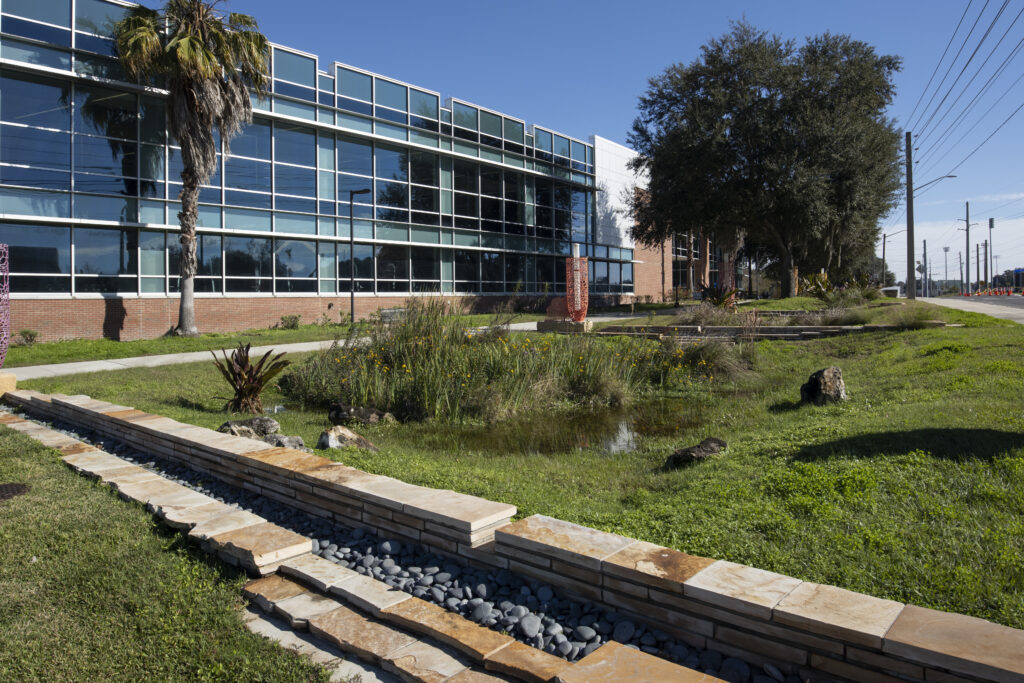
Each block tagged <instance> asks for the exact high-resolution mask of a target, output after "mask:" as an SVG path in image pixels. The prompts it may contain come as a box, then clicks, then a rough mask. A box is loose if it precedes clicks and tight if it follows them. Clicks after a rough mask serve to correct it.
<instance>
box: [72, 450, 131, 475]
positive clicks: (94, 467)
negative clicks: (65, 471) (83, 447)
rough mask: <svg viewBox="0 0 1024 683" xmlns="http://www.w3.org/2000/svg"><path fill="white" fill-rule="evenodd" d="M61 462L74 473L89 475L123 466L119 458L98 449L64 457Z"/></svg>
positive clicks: (123, 462) (122, 461)
mask: <svg viewBox="0 0 1024 683" xmlns="http://www.w3.org/2000/svg"><path fill="white" fill-rule="evenodd" d="M61 460H63V461H64V462H65V463H66V464H67V465H68V466H69V467H70V468H71V469H73V470H75V471H76V472H85V473H89V474H92V473H93V472H98V471H100V470H103V469H112V468H114V467H121V466H122V465H124V464H125V461H124V460H122V459H121V458H118V457H117V456H114V455H111V454H110V453H106V452H104V451H101V450H98V449H93V450H91V451H83V452H82V453H73V454H71V455H66V456H64V457H63V458H61Z"/></svg>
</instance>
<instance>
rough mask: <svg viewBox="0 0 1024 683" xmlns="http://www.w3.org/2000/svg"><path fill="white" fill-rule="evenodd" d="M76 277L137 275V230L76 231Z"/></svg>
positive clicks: (96, 229)
mask: <svg viewBox="0 0 1024 683" xmlns="http://www.w3.org/2000/svg"><path fill="white" fill-rule="evenodd" d="M74 240H75V273H78V274H88V275H134V274H135V272H136V268H135V266H136V263H135V254H136V247H137V245H138V232H137V231H136V230H105V229H101V228H75V233H74Z"/></svg>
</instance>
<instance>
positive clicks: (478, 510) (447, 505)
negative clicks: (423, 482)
mask: <svg viewBox="0 0 1024 683" xmlns="http://www.w3.org/2000/svg"><path fill="white" fill-rule="evenodd" d="M428 490H429V491H430V492H431V495H429V496H424V497H422V498H419V499H418V500H417V501H416V502H414V503H407V504H406V505H405V513H406V514H409V515H415V516H416V517H421V518H423V519H429V520H431V521H434V522H437V523H439V524H443V525H445V526H449V527H452V528H454V529H458V530H460V531H469V532H474V531H479V530H481V529H485V528H487V527H489V526H493V525H494V524H497V523H499V522H508V521H509V520H511V519H512V517H513V516H514V515H515V514H516V510H517V508H516V506H515V505H509V504H507V503H496V502H494V501H491V500H487V499H486V498H479V497H477V496H470V495H467V494H465V493H458V492H456V491H449V490H443V491H441V490H436V489H428Z"/></svg>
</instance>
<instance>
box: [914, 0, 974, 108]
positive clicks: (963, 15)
mask: <svg viewBox="0 0 1024 683" xmlns="http://www.w3.org/2000/svg"><path fill="white" fill-rule="evenodd" d="M973 4H974V0H970V2H968V3H967V7H965V8H964V13H963V14H961V15H960V21H958V22H956V28H955V29H953V35H951V36H950V37H949V40H948V41H947V42H946V49H945V50H943V51H942V56H941V57H939V61H938V63H936V64H935V68H934V69H932V75H931V76H929V77H928V83H927V84H926V85H925V86H924V90H922V91H921V94H920V95H919V96H918V98H917V102H916V103H914V109H913V110H912V111H911V112H910V116H908V117H907V121H912V120H913V118H914V114H916V113H917V108H918V107H919V106H920V105H921V100H923V99H924V96H925V93H927V92H928V88H930V87H931V85H932V80H934V79H935V74H937V73H938V72H939V67H940V66H942V61H943V60H944V59H946V53H948V52H949V46H950V45H952V44H953V39H954V38H956V34H957V33H959V32H960V26H961V24H963V23H964V17H966V16H967V12H968V11H970V9H971V5H973Z"/></svg>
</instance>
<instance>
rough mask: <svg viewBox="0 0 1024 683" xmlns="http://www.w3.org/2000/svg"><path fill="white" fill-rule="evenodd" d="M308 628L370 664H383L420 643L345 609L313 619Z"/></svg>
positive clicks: (387, 626)
mask: <svg viewBox="0 0 1024 683" xmlns="http://www.w3.org/2000/svg"><path fill="white" fill-rule="evenodd" d="M308 625H309V630H310V632H311V633H313V634H314V635H315V636H317V637H320V638H323V639H324V640H327V641H329V642H331V643H334V644H335V645H337V646H338V647H339V648H341V649H342V650H344V651H345V652H353V653H355V654H356V655H357V656H359V657H360V658H362V659H365V660H367V661H370V662H381V661H383V660H384V659H385V658H386V657H387V656H388V655H389V654H391V653H392V652H395V651H396V650H400V649H401V648H403V647H405V646H407V645H411V644H412V643H415V642H416V639H415V638H413V637H412V636H410V635H409V634H407V633H402V632H401V631H399V630H398V629H397V628H395V627H393V626H389V625H387V624H382V623H380V622H377V621H371V620H369V619H366V618H365V617H364V616H363V615H361V614H359V613H358V612H355V611H353V610H351V609H349V608H348V607H344V606H342V607H338V608H337V609H335V610H332V611H330V612H326V613H325V614H321V615H318V616H315V617H313V618H312V619H310V620H309V623H308Z"/></svg>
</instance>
